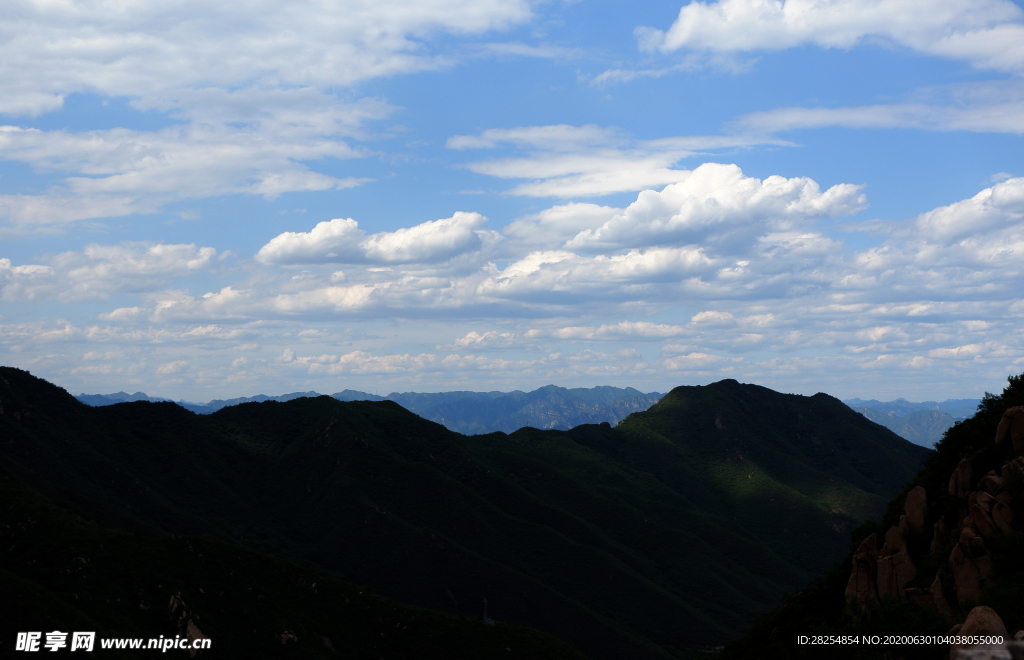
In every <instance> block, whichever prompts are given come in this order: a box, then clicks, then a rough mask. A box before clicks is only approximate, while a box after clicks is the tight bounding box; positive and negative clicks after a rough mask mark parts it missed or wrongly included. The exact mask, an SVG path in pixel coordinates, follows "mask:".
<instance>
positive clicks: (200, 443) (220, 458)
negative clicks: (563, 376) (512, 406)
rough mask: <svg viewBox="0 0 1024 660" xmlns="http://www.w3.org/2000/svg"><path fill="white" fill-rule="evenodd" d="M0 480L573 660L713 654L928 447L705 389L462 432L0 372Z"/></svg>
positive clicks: (354, 406) (819, 404) (827, 415)
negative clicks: (525, 635)
mask: <svg viewBox="0 0 1024 660" xmlns="http://www.w3.org/2000/svg"><path fill="white" fill-rule="evenodd" d="M0 375H2V376H3V378H4V381H3V384H2V385H0V405H2V407H3V409H4V411H5V414H3V415H2V416H0V430H2V432H3V437H4V438H5V439H6V442H4V443H0V451H2V452H3V453H4V455H5V466H6V467H5V469H6V470H8V471H10V472H12V473H13V474H14V475H15V476H17V477H19V478H21V479H24V480H26V481H27V482H29V483H30V484H31V485H32V486H33V487H35V488H38V489H40V490H42V491H43V492H44V494H47V495H49V496H55V497H59V498H62V499H64V500H69V501H73V502H75V504H76V506H78V507H79V508H80V510H81V511H82V512H83V513H84V514H85V515H88V516H90V517H92V518H94V519H95V520H96V521H97V522H98V523H100V524H103V525H106V526H111V527H116V528H119V529H122V530H129V531H135V532H149V533H175V534H178V533H187V534H209V535H212V536H216V537H220V538H221V539H224V540H226V541H230V542H234V543H239V544H243V545H246V546H248V547H249V548H252V549H256V550H260V551H264V552H270V553H272V554H276V555H279V556H283V557H288V558H291V559H294V560H298V561H301V562H306V563H308V564H310V565H313V566H316V567H319V568H320V569H322V570H326V571H329V572H331V573H332V574H334V575H336V576H338V577H341V578H344V579H348V580H352V581H355V582H358V583H361V584H366V585H368V586H370V587H372V588H373V589H375V590H376V591H377V592H378V593H381V594H383V595H385V596H389V597H395V598H398V599H401V600H403V601H405V602H408V603H412V604H414V605H419V606H427V607H432V608H435V609H443V610H448V611H450V612H452V613H459V614H465V615H471V614H474V613H475V612H476V611H477V609H478V604H479V603H480V601H481V600H482V598H484V597H486V598H488V600H489V601H490V603H491V607H492V616H494V618H496V619H499V620H506V621H514V622H518V623H522V624H526V625H531V626H535V627H538V628H540V629H542V630H546V631H548V632H551V633H554V634H555V635H557V636H559V637H560V638H562V639H564V640H566V641H567V642H569V643H571V644H573V645H575V646H577V647H578V648H580V649H581V650H583V651H584V652H585V653H587V654H588V655H589V656H591V657H593V658H621V657H630V658H655V657H665V658H667V657H673V656H676V657H680V656H682V657H685V656H687V655H692V654H693V653H694V650H695V649H700V648H706V647H707V646H710V645H715V644H720V643H722V642H724V641H727V640H729V639H732V638H733V637H734V636H735V635H736V634H738V632H739V631H740V630H742V629H743V628H744V627H745V626H747V625H749V623H750V622H751V621H752V620H753V619H754V617H755V616H756V615H757V614H758V613H760V612H762V611H764V610H765V609H766V607H767V606H768V605H769V604H771V603H773V602H776V601H777V600H778V598H780V597H781V595H782V594H783V593H785V592H787V591H793V590H795V589H797V588H800V587H801V586H802V585H803V584H804V583H805V582H806V580H807V578H808V577H809V576H810V575H813V574H815V573H817V572H820V571H821V570H823V569H824V568H827V566H829V565H831V563H832V561H833V560H834V559H836V558H838V557H840V556H841V555H842V553H843V551H844V550H845V543H846V542H845V536H846V534H845V532H846V530H848V529H849V528H850V527H852V526H853V525H854V524H856V523H858V522H859V521H860V520H862V519H863V518H865V517H867V516H869V515H874V514H876V513H877V512H879V511H880V505H881V503H882V502H884V501H885V500H886V499H887V498H888V497H889V496H890V495H891V494H892V493H893V492H895V490H896V489H897V488H898V484H900V483H903V482H905V481H906V479H907V478H908V476H909V475H910V474H913V472H914V471H915V470H916V469H917V466H918V465H919V464H920V463H921V461H922V460H923V458H924V457H925V455H926V454H927V453H928V452H927V451H926V450H923V449H921V448H918V447H915V446H913V445H911V444H910V443H908V442H906V441H904V440H902V439H901V438H898V437H897V436H895V435H894V434H892V433H891V432H890V431H888V430H886V429H884V428H882V427H880V426H878V425H875V424H873V423H871V422H870V421H868V420H866V419H865V418H864V417H863V416H861V415H859V414H857V413H854V412H853V411H851V410H849V408H847V407H846V406H843V405H842V404H841V403H840V402H838V401H837V400H835V399H833V398H831V397H828V396H826V395H822V394H819V395H816V396H814V397H800V396H794V395H782V394H778V393H776V392H772V391H771V390H767V389H765V388H760V387H756V386H749V385H741V384H739V383H736V382H735V381H723V382H721V383H715V384H713V385H709V386H706V387H699V388H676V389H675V390H673V392H672V393H670V394H669V395H667V396H666V397H665V398H664V399H663V400H662V401H661V402H660V403H659V404H658V405H657V406H655V407H654V408H652V409H651V410H649V411H647V412H643V413H635V414H633V415H631V416H630V417H629V418H628V419H627V420H625V421H624V422H623V423H622V424H620V425H619V427H618V428H612V427H611V426H610V425H607V424H601V425H584V426H579V427H576V428H574V429H572V430H570V431H550V430H549V431H543V430H538V429H531V428H526V429H521V430H519V431H517V432H516V433H513V434H511V435H506V434H503V433H495V434H490V435H483V436H474V437H466V436H463V435H460V434H457V433H453V432H451V431H449V430H447V429H445V428H444V427H442V426H441V425H439V424H435V423H432V422H429V421H426V420H423V419H421V418H419V417H417V416H415V415H413V414H412V413H410V412H408V411H406V410H404V409H403V408H401V407H400V406H398V405H397V404H396V403H394V402H391V401H384V402H348V403H345V402H340V401H337V400H335V399H331V398H329V397H319V398H299V399H296V400H293V401H289V402H286V403H278V402H265V403H247V404H242V405H238V406H232V407H227V408H223V409H221V410H220V411H218V412H216V413H215V414H212V415H206V416H201V415H195V414H192V413H190V412H188V411H186V410H184V409H182V408H180V407H179V406H177V405H174V404H170V403H145V402H138V403H126V404H118V405H114V406H107V407H103V408H89V407H87V406H84V405H81V404H79V403H78V402H77V401H75V400H74V399H73V398H72V397H70V395H67V393H65V392H64V391H63V390H60V389H59V388H56V387H54V386H52V385H50V384H48V383H45V382H44V381H40V380H38V379H35V378H32V377H31V376H29V375H28V374H26V373H25V372H21V371H18V370H14V369H6V368H5V369H0Z"/></svg>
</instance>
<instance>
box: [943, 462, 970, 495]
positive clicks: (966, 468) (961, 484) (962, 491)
mask: <svg viewBox="0 0 1024 660" xmlns="http://www.w3.org/2000/svg"><path fill="white" fill-rule="evenodd" d="M972 477H973V474H972V472H971V463H970V461H968V460H967V459H966V458H961V459H960V464H959V465H957V466H956V470H954V471H953V474H952V475H950V477H949V494H950V495H952V496H953V497H967V493H969V492H970V490H971V482H972V480H973V479H972Z"/></svg>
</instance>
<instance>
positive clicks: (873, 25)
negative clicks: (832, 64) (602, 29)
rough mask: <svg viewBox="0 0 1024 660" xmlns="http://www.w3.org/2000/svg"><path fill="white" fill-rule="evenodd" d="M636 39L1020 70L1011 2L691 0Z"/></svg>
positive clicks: (1016, 10) (1022, 54) (665, 45)
mask: <svg viewBox="0 0 1024 660" xmlns="http://www.w3.org/2000/svg"><path fill="white" fill-rule="evenodd" d="M636 36H637V38H638V39H639V42H640V47H641V48H642V49H644V50H649V51H661V52H670V51H675V50H679V49H683V48H685V49H690V50H706V51H713V52H737V51H757V50H768V51H771V50H781V49H785V48H793V47H797V46H801V45H804V44H815V45H818V46H821V47H824V48H852V47H854V46H856V45H858V44H860V43H863V42H865V41H869V40H876V41H882V42H888V43H892V44H896V45H899V46H903V47H907V48H910V49H913V50H916V51H918V52H921V53H925V54H928V55H935V56H940V57H947V58H951V59H960V60H966V61H968V62H970V63H972V64H973V65H974V66H976V67H979V68H986V69H995V70H999V71H1008V72H1019V71H1021V70H1022V68H1024V11H1022V10H1021V8H1020V7H1019V6H1017V5H1016V4H1014V3H1013V2H1010V1H1009V0H967V1H965V2H956V3H949V2H943V1H942V0H913V1H911V2H888V1H886V0H836V1H834V2H827V3H813V2H793V1H789V2H781V1H778V0H772V1H767V2H765V1H763V0H719V1H718V2H709V3H705V2H699V1H695V2H690V3H688V4H686V5H684V6H683V8H682V9H681V10H680V11H679V16H678V17H677V18H676V20H675V22H674V23H673V24H672V26H671V27H669V29H668V30H666V31H662V30H658V29H655V28H649V27H641V28H637V30H636Z"/></svg>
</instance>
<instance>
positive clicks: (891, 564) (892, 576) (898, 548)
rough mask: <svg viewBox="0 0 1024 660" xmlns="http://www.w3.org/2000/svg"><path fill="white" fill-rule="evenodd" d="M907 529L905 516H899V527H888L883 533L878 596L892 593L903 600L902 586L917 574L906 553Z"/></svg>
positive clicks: (904, 592) (879, 560)
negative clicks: (883, 541)
mask: <svg viewBox="0 0 1024 660" xmlns="http://www.w3.org/2000/svg"><path fill="white" fill-rule="evenodd" d="M908 531H909V527H908V525H907V517H906V516H900V525H899V527H896V526H893V527H890V528H889V531H888V532H886V533H885V545H884V546H883V547H882V552H881V554H879V556H878V596H879V597H882V596H884V595H886V594H892V595H895V596H897V597H898V598H899V599H900V600H905V599H906V591H905V590H904V588H903V587H904V585H905V584H907V583H908V582H910V581H911V580H912V579H914V576H915V575H917V568H916V567H915V566H914V562H913V561H911V559H910V555H909V554H907V543H906V536H907V533H908Z"/></svg>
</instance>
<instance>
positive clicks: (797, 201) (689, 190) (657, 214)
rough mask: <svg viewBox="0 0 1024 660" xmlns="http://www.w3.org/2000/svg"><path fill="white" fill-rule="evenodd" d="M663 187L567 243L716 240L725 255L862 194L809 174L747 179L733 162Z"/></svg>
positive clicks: (860, 199)
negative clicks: (828, 185) (822, 183)
mask: <svg viewBox="0 0 1024 660" xmlns="http://www.w3.org/2000/svg"><path fill="white" fill-rule="evenodd" d="M686 174H687V176H686V177H685V178H684V179H683V180H682V181H680V182H679V183H676V184H672V185H669V186H666V187H665V188H664V189H663V190H662V191H660V192H657V191H654V190H645V191H644V192H642V193H640V195H639V197H638V198H637V201H635V202H633V203H632V204H630V205H629V207H628V208H627V209H625V211H624V212H622V213H620V214H616V215H615V216H614V217H612V218H611V219H609V220H608V221H607V222H605V223H604V224H603V225H602V226H601V227H599V228H596V229H586V230H584V231H581V232H580V233H579V234H577V235H576V236H575V237H574V238H573V239H572V240H570V241H568V242H567V243H566V247H567V248H576V249H580V248H582V249H595V248H597V249H608V248H614V247H636V246H646V245H655V244H666V243H674V244H684V245H702V246H708V245H714V246H715V247H716V248H718V249H719V250H723V251H725V252H726V253H727V254H743V253H745V252H746V250H744V249H742V248H740V249H737V248H736V247H732V245H733V244H742V243H747V244H750V243H752V242H753V240H755V239H756V237H758V236H763V235H764V234H765V233H766V232H769V231H788V230H792V229H794V228H797V227H801V226H806V225H807V223H808V221H813V220H815V219H818V218H823V217H837V216H842V215H852V214H854V213H856V212H858V211H860V210H862V209H863V208H864V206H865V204H866V199H865V197H864V195H863V194H862V193H861V191H860V187H859V186H854V185H850V184H838V185H835V186H833V187H831V188H829V189H828V190H826V191H825V192H822V191H821V189H820V188H819V187H818V184H817V183H816V182H814V181H813V180H811V179H808V178H806V177H800V178H792V179H786V178H784V177H780V176H772V177H768V178H767V179H765V180H764V181H761V180H759V179H755V178H753V177H748V176H744V175H743V172H742V171H741V170H740V168H739V167H737V166H736V165H718V164H715V163H706V164H704V165H701V166H700V167H698V168H697V169H695V170H694V171H693V172H687V173H686Z"/></svg>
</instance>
